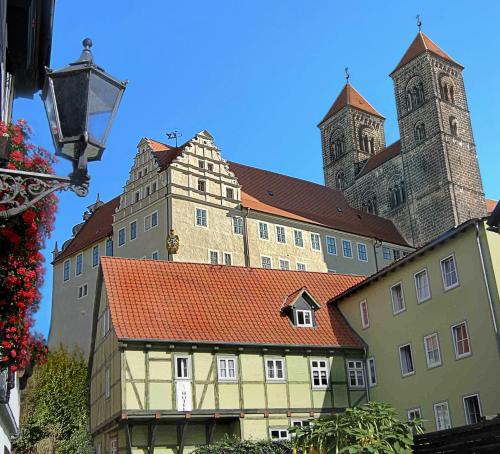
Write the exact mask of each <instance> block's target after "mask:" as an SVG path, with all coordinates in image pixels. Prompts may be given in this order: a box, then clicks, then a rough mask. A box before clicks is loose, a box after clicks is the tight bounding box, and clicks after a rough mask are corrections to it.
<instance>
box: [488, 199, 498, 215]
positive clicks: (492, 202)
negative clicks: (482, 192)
mask: <svg viewBox="0 0 500 454" xmlns="http://www.w3.org/2000/svg"><path fill="white" fill-rule="evenodd" d="M497 203H498V200H491V199H486V212H487V213H488V215H490V214H491V213H493V210H494V209H495V207H496V206H497Z"/></svg>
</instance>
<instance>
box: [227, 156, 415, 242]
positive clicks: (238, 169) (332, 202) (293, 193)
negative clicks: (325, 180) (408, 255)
mask: <svg viewBox="0 0 500 454" xmlns="http://www.w3.org/2000/svg"><path fill="white" fill-rule="evenodd" d="M228 164H229V170H231V171H232V172H234V174H235V175H236V178H237V179H238V182H239V183H240V185H241V191H242V194H241V202H242V205H243V206H244V207H247V208H250V209H252V210H256V211H260V212H264V213H269V214H275V215H278V216H284V217H287V218H290V219H296V220H299V221H304V222H308V223H312V224H317V225H322V226H325V227H329V228H333V229H336V230H340V231H343V232H350V233H355V234H359V235H364V236H368V237H374V238H378V239H380V240H384V241H387V242H389V243H394V244H401V245H407V243H406V241H405V240H404V239H403V237H402V236H401V234H400V233H399V232H398V230H397V229H396V227H395V226H394V224H393V223H392V222H391V221H389V220H388V219H384V218H381V217H379V216H374V215H372V214H368V213H365V212H362V211H359V210H355V209H354V208H352V207H351V206H349V204H348V203H347V200H346V199H345V197H344V194H342V192H341V191H337V190H336V189H331V188H328V187H326V186H323V185H320V184H316V183H311V182H310V181H305V180H300V179H298V178H293V177H289V176H286V175H281V174H279V173H274V172H269V171H267V170H262V169H256V168H254V167H249V166H245V165H243V164H237V163H236V162H228Z"/></svg>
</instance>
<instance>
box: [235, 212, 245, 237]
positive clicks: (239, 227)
mask: <svg viewBox="0 0 500 454" xmlns="http://www.w3.org/2000/svg"><path fill="white" fill-rule="evenodd" d="M233 233H234V234H236V235H243V218H240V217H239V216H234V217H233Z"/></svg>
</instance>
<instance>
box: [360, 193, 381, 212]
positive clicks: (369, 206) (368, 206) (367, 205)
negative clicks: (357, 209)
mask: <svg viewBox="0 0 500 454" xmlns="http://www.w3.org/2000/svg"><path fill="white" fill-rule="evenodd" d="M362 200H363V201H362V202H361V209H362V210H363V211H365V212H366V213H370V214H378V206H377V196H376V195H375V194H374V193H373V192H371V191H370V192H368V193H366V194H365V195H364V196H363V199H362Z"/></svg>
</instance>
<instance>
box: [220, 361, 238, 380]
mask: <svg viewBox="0 0 500 454" xmlns="http://www.w3.org/2000/svg"><path fill="white" fill-rule="evenodd" d="M217 361H218V372H219V374H218V375H219V381H236V380H238V369H237V367H238V366H237V363H236V357H235V356H219V357H218V358H217Z"/></svg>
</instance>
